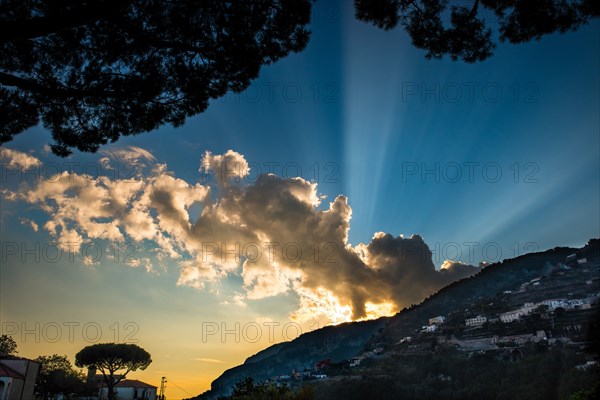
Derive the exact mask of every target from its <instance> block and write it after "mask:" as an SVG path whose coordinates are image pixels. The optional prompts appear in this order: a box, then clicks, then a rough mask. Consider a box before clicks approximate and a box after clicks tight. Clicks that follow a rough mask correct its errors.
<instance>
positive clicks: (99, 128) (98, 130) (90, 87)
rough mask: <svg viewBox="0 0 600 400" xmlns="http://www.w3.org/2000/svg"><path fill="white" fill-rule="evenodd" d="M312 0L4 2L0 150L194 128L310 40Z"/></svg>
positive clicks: (61, 148)
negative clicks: (43, 132) (221, 101)
mask: <svg viewBox="0 0 600 400" xmlns="http://www.w3.org/2000/svg"><path fill="white" fill-rule="evenodd" d="M309 20H310V1H309V0H292V1H278V0H264V1H248V0H233V1H227V2H225V1H222V0H208V1H207V0H204V1H202V0H185V1H165V0H87V1H86V0H84V1H82V0H31V1H22V0H0V85H1V87H0V143H2V142H6V141H9V140H11V138H12V137H13V135H15V134H17V133H19V132H22V131H23V130H25V129H27V128H29V127H32V126H35V125H36V124H37V123H38V121H39V119H40V118H41V120H42V122H43V124H44V126H45V127H46V128H48V129H49V130H50V131H51V132H52V135H53V137H54V140H55V144H54V145H53V146H52V150H53V151H54V152H55V153H56V154H59V155H63V156H65V155H68V154H70V152H71V151H72V149H73V148H77V149H79V150H81V151H96V150H97V149H98V147H99V145H101V144H104V143H107V142H108V141H114V140H117V139H118V138H119V136H120V135H131V134H137V133H141V132H147V131H150V130H152V129H155V128H158V127H159V126H161V125H162V124H165V123H171V124H173V125H175V126H178V125H181V124H183V122H184V121H185V118H186V117H188V116H192V115H195V114H198V113H200V112H202V111H204V110H205V109H206V107H207V106H208V102H209V100H210V99H215V98H218V97H220V96H223V95H225V94H226V93H227V92H228V91H233V92H239V91H242V90H244V89H245V88H246V87H248V85H249V84H250V81H251V80H252V79H254V78H256V77H257V76H258V73H259V70H260V67H261V66H262V65H264V64H269V63H271V62H273V61H275V60H278V59H280V58H281V57H283V56H285V55H287V54H288V53H289V52H292V51H299V50H302V49H303V48H304V47H305V46H306V43H307V42H308V36H309V34H308V31H307V30H306V25H307V24H308V22H309Z"/></svg>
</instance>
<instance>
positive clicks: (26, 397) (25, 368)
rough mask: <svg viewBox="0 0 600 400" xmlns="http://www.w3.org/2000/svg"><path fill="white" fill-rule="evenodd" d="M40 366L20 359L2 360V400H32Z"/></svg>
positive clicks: (0, 397)
mask: <svg viewBox="0 0 600 400" xmlns="http://www.w3.org/2000/svg"><path fill="white" fill-rule="evenodd" d="M39 368H40V364H39V363H37V362H35V361H32V360H28V359H26V358H20V357H10V356H9V357H6V358H0V400H31V399H33V390H34V386H35V380H36V379H37V374H38V371H39Z"/></svg>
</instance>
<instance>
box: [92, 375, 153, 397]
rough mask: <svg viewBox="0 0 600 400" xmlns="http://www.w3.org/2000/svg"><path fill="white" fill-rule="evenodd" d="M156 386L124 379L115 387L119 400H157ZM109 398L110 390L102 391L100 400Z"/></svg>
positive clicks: (104, 389) (103, 389)
mask: <svg viewBox="0 0 600 400" xmlns="http://www.w3.org/2000/svg"><path fill="white" fill-rule="evenodd" d="M156 389H157V387H156V386H153V385H150V384H148V383H145V382H142V381H138V380H135V379H124V380H122V381H121V382H119V383H117V384H116V385H115V391H116V392H117V400H156ZM107 398H108V390H107V388H106V387H103V388H102V389H101V390H100V400H103V399H107Z"/></svg>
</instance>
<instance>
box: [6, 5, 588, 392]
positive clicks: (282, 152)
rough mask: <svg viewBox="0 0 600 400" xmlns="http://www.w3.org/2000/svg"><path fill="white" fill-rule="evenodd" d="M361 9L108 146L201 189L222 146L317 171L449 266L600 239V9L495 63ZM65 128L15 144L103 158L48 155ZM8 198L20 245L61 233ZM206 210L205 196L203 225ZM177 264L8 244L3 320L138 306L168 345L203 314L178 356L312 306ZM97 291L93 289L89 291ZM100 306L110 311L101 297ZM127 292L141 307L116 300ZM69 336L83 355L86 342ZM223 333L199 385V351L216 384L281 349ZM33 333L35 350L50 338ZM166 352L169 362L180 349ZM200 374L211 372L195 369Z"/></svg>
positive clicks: (355, 227) (326, 20) (266, 162)
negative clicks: (426, 49)
mask: <svg viewBox="0 0 600 400" xmlns="http://www.w3.org/2000/svg"><path fill="white" fill-rule="evenodd" d="M349 4H350V3H349V2H348V3H346V2H340V3H335V2H334V3H331V2H329V3H327V2H325V3H320V7H321V8H319V4H317V6H315V7H316V10H315V11H314V17H313V23H312V37H311V41H310V43H309V45H308V47H307V48H306V49H305V50H304V51H303V52H301V53H299V54H292V55H290V56H288V57H287V58H285V59H283V60H281V61H280V62H277V63H276V64H274V65H270V66H267V67H264V68H263V69H262V71H261V74H260V77H259V78H258V79H257V80H256V81H254V82H253V84H252V86H251V87H250V88H249V89H248V90H247V91H245V92H244V93H242V94H239V95H235V94H229V95H227V96H226V97H225V98H222V99H217V100H214V101H213V102H212V103H211V105H210V107H209V108H208V110H207V111H206V112H205V113H203V114H201V115H198V116H196V117H193V118H190V119H189V120H188V121H187V122H186V124H185V125H184V126H183V127H181V128H178V129H174V128H172V127H169V126H165V127H162V128H161V129H159V130H158V131H156V132H152V133H149V134H143V135H139V136H135V137H127V138H122V139H121V140H120V141H119V142H118V143H116V144H115V145H110V146H108V147H106V149H108V150H111V149H112V150H114V149H122V148H127V146H132V147H135V148H141V149H145V150H147V151H148V152H150V153H151V154H152V156H153V157H154V158H155V160H157V161H156V162H158V163H164V164H166V165H167V166H168V170H169V171H171V174H172V175H173V176H176V177H177V178H180V179H182V180H184V181H186V182H188V183H189V184H191V185H193V184H195V183H203V182H204V181H203V174H202V172H199V167H200V163H201V159H202V158H203V154H204V153H205V151H210V152H212V153H213V154H215V155H218V154H224V153H226V152H227V151H228V150H230V149H231V150H234V151H235V152H237V153H239V154H241V155H243V156H244V157H245V160H246V161H247V163H248V164H249V166H250V168H251V171H252V173H251V175H249V176H248V177H246V178H244V179H245V183H247V184H252V183H254V179H255V177H256V176H257V175H258V172H262V173H268V172H273V173H275V174H276V175H278V176H281V177H283V178H294V177H296V176H300V177H302V178H304V179H305V180H306V181H314V182H316V183H317V184H318V186H317V189H316V190H317V192H318V194H319V195H324V196H326V199H324V200H323V201H322V202H321V203H320V205H319V206H318V208H317V209H318V210H327V209H328V208H329V202H333V201H334V199H335V198H336V196H338V195H340V194H343V195H345V196H347V199H348V204H349V206H350V207H351V208H352V219H351V220H350V230H349V243H350V244H351V245H353V246H356V245H358V244H359V243H360V242H362V243H369V242H370V241H371V239H372V237H373V235H374V234H375V233H376V232H385V233H390V234H392V235H393V236H398V235H400V234H403V235H405V237H410V236H411V235H413V234H419V235H420V236H422V237H423V239H424V241H425V242H426V243H427V244H428V245H429V247H430V248H431V249H432V251H433V253H434V256H433V262H434V264H435V265H436V266H437V267H439V266H440V265H441V264H442V263H443V262H444V261H445V259H452V260H454V261H462V262H465V263H470V264H474V265H477V264H478V263H479V262H480V261H497V260H498V259H504V258H511V257H514V256H515V255H518V254H522V253H525V252H527V251H534V250H538V249H539V250H543V249H547V248H552V247H555V246H581V245H583V244H585V243H586V242H587V240H588V239H590V238H592V237H598V236H600V208H599V207H598V204H600V192H599V191H600V135H599V132H600V97H599V96H600V90H599V89H600V74H599V71H600V51H599V49H600V24H599V22H598V21H597V20H596V21H594V22H593V23H591V24H590V25H589V26H586V27H584V28H582V29H580V30H579V31H577V32H574V33H568V34H564V35H551V36H549V37H545V38H543V39H542V40H541V41H539V42H531V43H526V44H522V45H518V46H514V45H509V44H500V45H499V46H498V47H497V49H496V50H495V54H494V55H493V56H492V57H491V58H490V59H489V60H487V61H485V62H482V63H478V64H474V65H471V64H464V63H461V62H451V61H449V60H442V61H429V60H426V59H425V58H424V54H423V52H422V51H420V50H417V49H415V48H413V47H412V45H411V44H410V41H409V39H408V37H407V35H406V34H405V33H404V32H403V31H401V30H394V31H391V32H384V31H381V30H378V29H377V28H374V27H372V26H369V25H366V24H363V23H360V22H357V21H356V20H355V19H354V17H353V15H352V10H351V8H350V7H349ZM49 141H50V135H49V133H47V132H45V131H44V130H43V128H41V127H40V128H35V129H32V130H30V131H28V132H25V133H23V134H21V135H20V136H19V137H18V138H16V139H15V140H14V141H13V142H11V143H9V144H8V145H7V146H6V147H7V148H10V149H13V150H16V151H21V152H25V153H28V154H31V155H33V156H35V157H37V158H39V159H40V160H41V161H42V162H44V165H46V166H48V165H58V166H59V168H60V169H63V170H64V169H68V168H69V167H68V165H69V164H67V163H68V162H73V163H78V164H70V165H71V166H73V165H75V167H74V169H75V170H76V171H78V172H80V173H81V172H85V171H83V169H84V166H85V165H87V163H97V162H98V159H99V158H100V157H101V155H100V154H97V155H90V154H80V153H76V154H74V155H73V156H71V157H70V158H69V159H67V160H63V159H59V158H57V157H54V156H52V155H49V154H47V153H45V152H44V151H43V146H44V145H45V144H47V143H48V142H49ZM52 163H55V164H52ZM96 165H98V164H96ZM13 178H14V177H13ZM17 183H18V182H17V181H15V179H12V180H7V181H3V186H5V185H6V186H5V187H7V188H9V189H10V190H18V188H17ZM1 205H2V215H1V221H2V228H1V229H2V241H3V242H6V241H7V240H9V241H12V242H15V243H22V242H27V243H35V242H40V243H46V242H51V241H52V240H53V238H52V236H51V235H49V234H48V232H45V231H44V229H42V224H43V223H44V221H46V220H47V219H48V215H46V213H44V212H43V211H41V210H40V209H39V207H37V206H35V205H33V204H27V203H26V202H22V201H21V202H12V201H10V202H9V201H7V200H5V199H2V204H1ZM199 210H200V208H199V207H196V208H194V207H192V208H191V210H190V218H191V219H192V220H195V219H197V217H198V213H199ZM22 216H26V217H27V219H28V220H32V221H34V222H37V223H38V224H39V225H40V229H39V231H38V232H34V231H33V230H32V229H31V227H30V226H29V225H24V224H22V223H21V222H20V220H19V218H20V217H22ZM152 248H153V247H152V246H151V245H148V248H147V249H143V251H150V249H152ZM166 264H167V265H166V266H163V267H161V268H163V269H162V270H161V269H160V268H158V272H157V271H154V272H153V273H146V272H144V271H143V270H141V269H126V268H119V267H118V266H116V265H115V263H110V262H109V261H107V260H102V262H101V268H100V267H96V268H95V269H93V270H91V269H90V268H85V267H81V266H78V267H74V266H73V265H70V263H66V264H61V263H48V262H44V261H42V262H41V263H31V262H27V263H22V262H21V261H20V259H19V258H18V257H12V258H11V257H9V258H8V262H7V263H6V264H5V265H3V267H2V293H1V294H2V302H1V303H2V304H1V306H0V308H1V310H2V313H3V320H4V321H6V320H9V321H17V322H19V321H21V320H26V321H30V322H31V321H48V318H50V319H51V320H52V318H54V319H55V320H60V321H65V320H69V318H71V320H76V321H87V320H89V319H90V318H91V319H92V320H95V321H96V320H98V321H103V322H102V323H103V324H105V325H102V326H105V330H106V329H107V328H106V327H107V326H109V323H111V322H110V321H113V320H118V321H121V323H124V322H126V321H131V320H132V319H133V320H135V321H137V322H138V323H139V324H140V326H141V327H142V328H140V335H141V338H142V339H143V340H145V341H146V342H148V343H155V342H156V341H161V340H164V337H161V336H160V334H159V333H158V332H159V331H160V330H159V331H155V330H154V329H152V327H153V326H155V325H156V326H158V324H162V325H164V321H170V322H167V323H166V324H167V325H169V324H172V325H177V326H181V325H182V323H181V321H189V320H193V321H195V322H194V323H193V324H192V325H193V326H194V327H195V328H192V326H188V327H187V328H178V329H183V330H186V331H189V332H188V334H185V335H183V334H182V335H183V336H182V337H185V340H183V339H182V340H181V342H179V343H177V344H174V346H175V347H177V346H180V347H181V348H179V347H178V348H177V349H172V350H170V353H169V354H179V356H180V357H183V355H184V354H186V353H187V352H189V349H187V348H186V347H185V344H187V343H191V342H192V341H193V340H194V337H196V336H197V334H198V330H197V329H198V324H199V321H204V320H207V319H209V320H215V321H220V320H227V321H233V320H235V318H243V317H242V316H244V315H246V316H249V318H250V319H251V320H254V319H256V318H270V319H272V320H276V321H286V320H287V319H288V318H289V315H290V313H292V312H293V311H294V310H295V309H296V308H297V302H298V297H295V296H290V295H286V294H282V293H279V294H277V295H274V296H272V297H267V298H261V299H255V300H253V301H250V300H248V299H245V302H246V305H245V307H246V308H239V307H238V308H236V306H235V304H234V301H233V300H232V298H233V297H234V296H235V295H236V294H238V295H239V294H240V293H242V291H241V289H240V286H241V285H242V279H241V278H240V276H239V274H235V273H232V274H229V275H228V276H227V277H226V278H225V279H224V280H223V281H221V283H220V286H217V287H213V288H212V289H211V290H198V288H191V287H187V286H186V285H183V286H177V282H178V276H179V271H178V268H177V266H176V262H173V263H171V264H169V262H167V263H166ZM124 282H135V284H134V285H133V288H132V286H131V283H127V284H125V283H124ZM107 287H108V288H110V289H107ZM17 288H21V289H17ZM107 290H108V293H109V294H111V295H110V296H105V294H106V293H107ZM27 293H29V294H31V293H36V295H35V296H27V295H26V294H27ZM57 293H59V294H60V295H57ZM83 295H86V296H88V298H89V300H88V301H86V302H84V304H83V305H82V304H78V303H77V302H78V299H79V298H80V297H79V296H83ZM40 298H43V299H44V300H43V302H42V303H40V301H41V300H40ZM224 301H225V302H227V304H226V305H223V302H224ZM100 303H102V304H105V308H98V307H95V306H92V304H94V305H95V304H100ZM342 303H343V301H342ZM86 304H87V307H86ZM123 304H127V305H128V307H127V309H128V310H129V311H123V310H120V311H116V312H115V313H112V311H111V312H108V311H106V310H117V309H119V308H120V307H122V305H123ZM148 307H150V308H152V310H153V311H152V313H150V312H149V311H148ZM101 309H102V310H104V311H102V310H101ZM174 310H175V311H174ZM249 310H250V311H249ZM7 316H8V317H7ZM111 318H112V319H111ZM160 321H163V322H160ZM144 327H145V328H146V329H145V330H144V329H143V328H144ZM161 338H162V339H161ZM61 343H62V342H61ZM46 344H47V343H46ZM62 344H63V345H64V346H63V347H64V349H65V351H74V350H75V349H76V348H77V345H79V344H80V343H75V344H73V343H62ZM219 344H221V345H223V343H215V344H214V346H213V347H214V348H211V349H212V350H210V351H209V352H208V353H210V354H209V356H199V355H198V356H196V357H195V358H206V359H210V360H213V361H214V360H218V361H220V362H213V361H207V363H208V364H203V365H204V366H203V367H198V368H199V370H202V371H204V370H206V373H205V377H204V378H203V380H202V381H201V383H198V382H199V381H197V380H194V377H197V376H199V374H200V373H199V372H198V370H196V369H194V368H195V367H189V365H188V364H185V365H186V372H185V373H184V372H181V371H180V372H178V373H179V374H181V375H180V376H181V378H179V379H181V381H185V382H186V384H189V386H187V388H188V389H189V390H190V391H192V392H194V391H195V392H198V391H199V390H200V389H201V388H206V385H207V382H210V380H211V379H212V378H214V377H215V371H218V370H223V369H225V368H226V367H228V366H231V365H235V364H236V363H237V362H239V360H240V359H242V360H243V358H244V357H245V356H248V355H249V354H250V353H249V351H250V352H251V351H254V350H258V349H260V348H261V345H262V347H264V342H260V343H258V344H256V345H254V344H253V346H254V347H252V346H249V347H244V348H242V349H241V350H238V351H237V352H235V351H233V350H231V352H232V353H231V354H229V353H228V354H227V355H223V351H224V350H223V347H219V346H218V345H219ZM21 345H22V347H24V348H26V349H27V351H28V352H29V353H31V354H30V355H32V356H34V355H36V354H34V353H35V352H36V351H37V352H38V353H39V351H41V350H40V349H42V347H43V345H44V344H43V343H41V344H40V343H36V344H35V345H34V344H32V343H31V342H28V343H21ZM36 346H37V347H36ZM158 348H159V346H158V345H157V349H156V350H155V352H159V355H158V357H157V360H158V361H159V362H160V361H161V360H162V359H161V358H160V357H163V356H165V359H169V357H175V356H171V355H169V354H166V353H167V352H166V351H165V354H162V353H160V352H161V351H162V350H158ZM202 351H203V352H204V351H205V350H202ZM211 352H212V353H211ZM225 353H227V351H225ZM153 354H154V353H153ZM219 355H220V356H221V358H219ZM166 356H169V357H166ZM196 361H197V360H196ZM155 364H157V363H155ZM180 364H181V360H179V364H176V365H180ZM160 365H161V366H162V367H161V368H162V370H158V369H157V370H155V371H154V372H152V373H153V374H155V375H156V376H158V377H159V376H160V373H162V371H165V370H166V371H172V370H174V368H175V367H174V365H175V364H169V363H167V362H166V361H163V363H162V364H160ZM169 368H170V369H169ZM202 368H204V369H202ZM190 369H191V370H192V372H194V373H195V375H194V374H192V373H191V372H190V373H189V374H188V375H186V373H187V371H189V370H190ZM217 374H218V373H217ZM200 375H201V374H200ZM152 376H153V377H154V375H152ZM152 379H154V378H152ZM175 381H176V380H175ZM155 384H156V383H155ZM181 395H182V396H184V395H185V394H184V393H182V394H181Z"/></svg>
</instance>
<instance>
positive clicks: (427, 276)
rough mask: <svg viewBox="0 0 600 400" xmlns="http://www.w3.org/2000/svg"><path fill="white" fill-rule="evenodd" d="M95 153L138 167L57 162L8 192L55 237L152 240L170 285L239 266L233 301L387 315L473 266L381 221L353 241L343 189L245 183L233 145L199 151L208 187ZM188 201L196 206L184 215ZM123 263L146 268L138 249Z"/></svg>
mask: <svg viewBox="0 0 600 400" xmlns="http://www.w3.org/2000/svg"><path fill="white" fill-rule="evenodd" d="M115 160H117V161H118V162H117V163H115ZM101 163H102V165H111V166H113V168H116V167H117V165H119V164H125V166H124V169H125V170H129V169H130V165H129V164H128V163H133V165H134V167H135V173H134V174H130V175H129V176H128V177H126V178H120V177H118V176H117V177H115V178H110V177H106V176H97V177H92V176H88V175H82V174H73V173H67V172H63V173H62V174H58V175H57V176H54V177H52V179H48V180H45V181H41V182H37V183H36V184H35V185H33V186H32V187H24V186H22V187H20V188H19V189H18V190H17V191H15V192H6V193H5V198H7V199H13V200H16V199H21V200H22V201H25V202H27V203H29V204H32V205H37V206H38V207H39V208H41V209H42V210H44V211H45V212H46V213H47V214H48V216H49V220H48V221H47V222H46V223H45V224H43V228H44V229H45V230H46V231H47V232H48V233H49V234H50V235H52V236H53V237H54V238H56V240H57V242H58V243H59V244H61V243H62V244H63V245H64V246H66V243H68V245H69V246H73V243H78V246H81V245H83V244H84V243H86V242H87V241H90V240H93V239H107V240H110V241H113V242H125V241H133V242H135V243H137V244H139V245H141V244H142V243H147V242H150V243H153V245H154V248H153V249H152V251H153V252H155V253H156V255H155V257H154V258H155V261H154V262H160V261H161V260H162V261H163V262H164V261H165V260H174V261H175V262H176V264H177V265H178V267H179V268H180V276H179V280H178V284H179V285H187V286H192V287H196V288H198V289H203V288H206V285H214V284H217V283H218V282H219V281H220V280H221V279H223V278H225V277H227V276H228V275H237V276H240V277H241V279H242V287H241V288H240V290H241V291H242V293H241V294H240V293H238V294H236V295H235V298H232V299H230V301H231V302H233V303H236V304H240V305H243V304H246V303H247V302H248V301H251V300H257V299H262V298H267V297H272V296H276V295H282V294H285V293H294V294H296V295H297V296H298V299H299V308H298V309H297V310H296V311H295V312H294V313H293V315H292V317H293V318H294V319H296V320H302V321H305V320H310V319H315V320H316V319H320V320H321V321H327V322H335V323H337V322H343V321H347V320H350V319H353V320H356V319H363V318H372V317H377V316H381V315H390V314H392V313H394V312H396V311H397V310H398V309H400V308H402V307H404V306H406V305H410V304H412V303H416V302H419V301H421V300H422V299H423V298H425V297H426V296H428V295H430V294H431V293H433V292H434V291H436V290H438V289H439V288H441V287H443V286H445V285H447V284H448V283H450V282H452V281H454V280H457V279H460V278H463V277H466V276H469V275H471V274H473V273H475V272H476V271H477V270H478V269H477V268H475V267H472V266H468V265H463V264H459V263H452V262H447V263H445V264H444V265H443V268H442V269H441V270H439V271H438V270H436V269H435V266H434V264H433V262H432V258H431V251H430V250H429V248H428V246H427V244H425V242H424V241H423V239H422V238H421V237H420V236H418V235H414V236H412V237H410V238H404V237H393V236H391V235H389V234H385V233H381V232H380V233H376V234H375V235H374V236H373V239H372V240H371V242H369V243H368V244H363V243H360V244H358V245H356V246H352V245H351V244H350V243H349V242H348V231H349V229H350V220H351V217H352V210H351V208H350V206H349V205H348V201H347V199H346V197H345V196H342V195H340V196H338V197H336V198H335V199H333V201H331V202H330V203H329V204H328V205H326V206H323V205H322V204H321V203H322V200H323V197H322V196H319V194H318V191H317V189H318V188H317V184H316V183H313V182H309V181H307V180H305V179H303V178H299V177H298V178H286V179H284V178H281V177H278V176H275V175H273V174H265V175H262V176H260V177H259V178H258V179H256V180H253V182H252V183H248V182H244V179H243V178H244V177H246V176H248V174H249V173H250V168H249V166H248V163H247V162H246V160H245V158H244V157H243V156H242V155H241V154H239V153H236V152H235V151H232V150H229V151H227V152H226V153H225V154H223V155H213V154H212V153H210V152H206V153H205V154H204V157H203V158H202V160H201V167H200V169H201V172H202V171H203V172H206V173H209V174H210V176H212V181H214V183H215V185H216V189H217V190H211V188H210V187H209V186H207V185H202V184H199V183H196V184H190V183H188V182H186V181H184V180H182V179H179V178H176V177H174V176H173V175H172V174H171V173H170V172H169V171H168V170H167V167H166V165H164V164H157V163H156V162H155V159H154V157H153V156H152V155H151V154H150V153H148V152H146V151H145V150H142V149H139V148H127V149H120V150H118V151H112V152H111V153H110V154H105V157H103V158H102V159H101ZM121 168H123V166H121ZM195 205H198V206H200V208H201V212H200V215H199V217H198V218H197V219H196V220H195V221H193V220H191V218H190V209H191V208H192V207H194V206H195ZM88 261H89V260H88ZM90 263H91V261H90ZM127 264H128V265H129V266H131V267H140V266H143V267H144V268H146V269H147V270H152V266H151V261H150V258H148V257H147V256H145V257H142V258H139V259H134V260H128V262H127Z"/></svg>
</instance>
